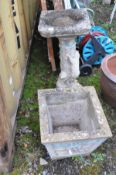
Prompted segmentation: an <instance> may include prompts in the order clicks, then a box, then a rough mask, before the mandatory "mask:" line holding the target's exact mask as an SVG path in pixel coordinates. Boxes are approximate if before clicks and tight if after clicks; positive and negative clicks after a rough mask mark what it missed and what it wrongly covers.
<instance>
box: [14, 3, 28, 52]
mask: <svg viewBox="0 0 116 175" xmlns="http://www.w3.org/2000/svg"><path fill="white" fill-rule="evenodd" d="M17 3H18V9H19V15H20V26H21V33H22V38H23V45H24V49H25V53H27V52H28V51H29V43H28V35H27V28H26V23H25V16H24V8H23V3H22V0H17Z"/></svg>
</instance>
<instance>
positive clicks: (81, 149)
mask: <svg viewBox="0 0 116 175" xmlns="http://www.w3.org/2000/svg"><path fill="white" fill-rule="evenodd" d="M84 89H85V90H86V91H87V93H86V95H84V94H80V93H79V92H78V91H75V92H70V91H66V90H65V91H59V90H57V89H49V90H39V91H38V100H39V112H40V132H41V142H42V144H44V145H45V147H46V149H47V151H48V153H49V155H50V157H51V159H62V158H66V157H71V156H75V155H88V154H90V153H91V152H92V151H94V150H95V149H96V148H97V147H98V146H100V145H101V144H102V143H103V142H104V141H105V140H106V139H107V138H108V137H111V136H112V134H111V131H110V128H109V125H108V123H107V120H106V117H105V115H104V112H103V110H102V107H101V104H100V102H99V99H98V97H97V94H96V91H95V89H94V88H93V87H85V88H84Z"/></svg>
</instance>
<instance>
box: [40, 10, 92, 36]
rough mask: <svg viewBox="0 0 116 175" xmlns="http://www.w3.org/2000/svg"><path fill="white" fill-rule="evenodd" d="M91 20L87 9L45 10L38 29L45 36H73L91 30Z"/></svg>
mask: <svg viewBox="0 0 116 175" xmlns="http://www.w3.org/2000/svg"><path fill="white" fill-rule="evenodd" d="M90 27H91V25H90V20H89V16H88V12H87V10H86V9H81V10H80V9H76V10H74V9H70V10H60V11H53V10H51V11H43V12H42V13H41V16H40V22H39V26H38V30H39V32H40V34H41V35H42V36H43V37H45V38H50V37H58V38H59V37H71V36H73V37H74V35H75V36H77V35H82V34H84V33H87V32H88V31H89V30H90Z"/></svg>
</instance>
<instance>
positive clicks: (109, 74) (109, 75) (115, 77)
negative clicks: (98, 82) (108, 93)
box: [101, 53, 116, 83]
mask: <svg viewBox="0 0 116 175" xmlns="http://www.w3.org/2000/svg"><path fill="white" fill-rule="evenodd" d="M112 57H116V53H114V54H111V55H107V56H106V57H105V58H104V59H103V61H102V64H101V70H102V71H103V73H104V74H105V76H106V77H107V78H109V79H110V80H111V81H113V82H114V83H116V75H114V74H113V73H112V72H110V70H109V68H108V60H110V59H111V58H112Z"/></svg>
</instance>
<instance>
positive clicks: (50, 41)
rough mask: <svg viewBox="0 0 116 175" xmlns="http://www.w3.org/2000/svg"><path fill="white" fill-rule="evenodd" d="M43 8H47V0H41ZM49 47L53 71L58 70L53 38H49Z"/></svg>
mask: <svg viewBox="0 0 116 175" xmlns="http://www.w3.org/2000/svg"><path fill="white" fill-rule="evenodd" d="M41 8H42V10H47V5H46V0H41ZM47 47H48V58H49V61H50V63H51V66H52V71H56V64H55V59H54V50H53V43H52V39H50V38H49V39H47Z"/></svg>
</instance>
